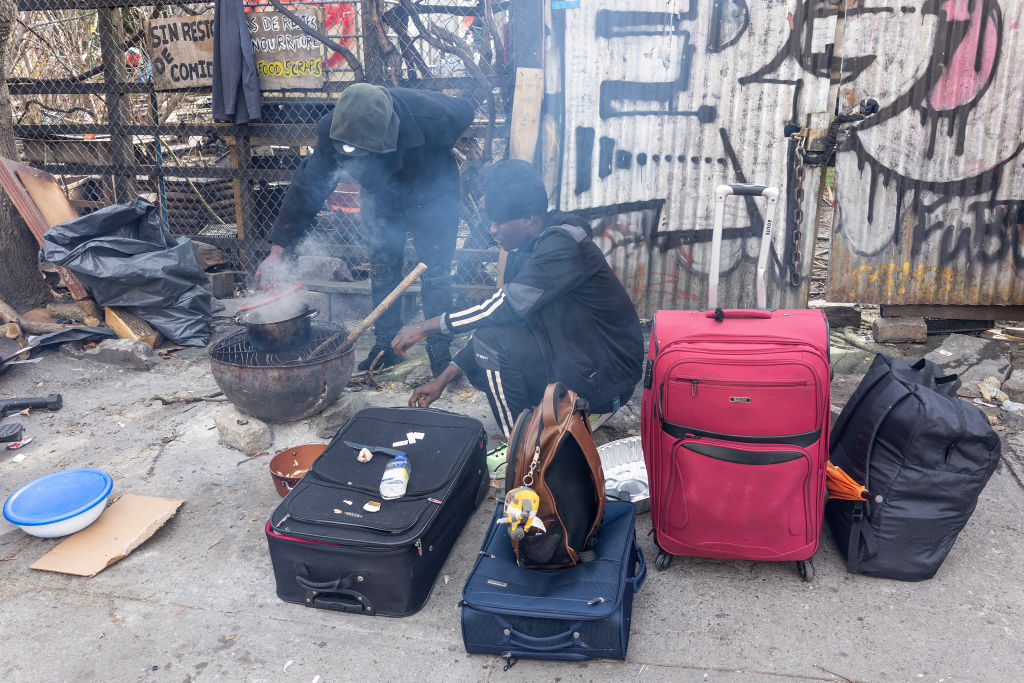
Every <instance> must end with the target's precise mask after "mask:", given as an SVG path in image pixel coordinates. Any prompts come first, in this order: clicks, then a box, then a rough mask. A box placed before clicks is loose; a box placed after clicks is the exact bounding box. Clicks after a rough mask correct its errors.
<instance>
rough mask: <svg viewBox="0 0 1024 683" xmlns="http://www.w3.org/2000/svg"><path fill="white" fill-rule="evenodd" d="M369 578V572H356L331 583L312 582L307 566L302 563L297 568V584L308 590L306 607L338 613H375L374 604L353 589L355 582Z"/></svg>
mask: <svg viewBox="0 0 1024 683" xmlns="http://www.w3.org/2000/svg"><path fill="white" fill-rule="evenodd" d="M368 576H369V573H368V572H364V571H355V572H351V573H350V574H347V575H346V576H340V577H338V578H336V579H332V580H331V581H312V580H310V578H309V568H308V567H307V566H306V565H304V564H301V563H300V564H299V565H298V566H297V567H296V568H295V583H297V584H299V586H300V587H302V588H305V589H306V607H317V608H320V609H331V610H335V611H336V612H356V613H359V614H362V613H364V612H365V613H367V614H372V613H373V604H372V603H371V602H370V601H369V600H368V599H367V598H366V596H365V595H363V594H362V593H360V592H358V591H354V590H352V589H351V586H352V584H353V582H356V581H358V582H362V581H364V580H365V579H366V578H367V577H368Z"/></svg>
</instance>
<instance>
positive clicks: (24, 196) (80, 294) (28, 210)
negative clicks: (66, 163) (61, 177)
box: [0, 157, 89, 301]
mask: <svg viewBox="0 0 1024 683" xmlns="http://www.w3.org/2000/svg"><path fill="white" fill-rule="evenodd" d="M18 171H24V172H25V173H27V174H31V175H33V176H35V177H46V178H49V179H50V181H51V182H52V183H53V184H54V185H56V184H57V181H56V180H54V178H53V176H51V175H50V174H48V173H44V172H43V171H39V170H37V169H34V168H32V167H30V166H26V165H25V164H19V163H18V162H16V161H11V160H10V159H5V158H3V157H0V185H2V186H3V188H4V190H6V191H7V195H8V196H9V197H10V198H11V202H13V203H14V208H16V209H17V210H18V213H19V214H20V215H21V217H22V219H23V220H24V221H25V224H26V225H28V229H29V230H30V231H31V232H32V234H33V235H35V238H36V241H37V242H38V243H39V246H40V247H41V246H43V235H44V234H46V231H47V230H49V229H50V228H52V227H53V225H56V223H54V224H49V223H47V222H46V219H45V218H44V217H43V214H42V212H41V211H40V210H39V207H38V206H37V205H36V203H35V202H34V201H33V200H32V197H30V196H29V194H28V192H27V191H26V190H25V187H24V185H22V184H21V181H20V180H19V179H18V178H17V177H15V175H14V174H15V173H16V172H18ZM61 194H62V195H63V193H61ZM64 201H65V202H66V201H67V198H66V197H65V198H64ZM57 272H58V273H59V274H60V276H61V279H63V280H64V284H66V285H67V286H68V290H69V291H70V292H71V296H73V297H74V298H75V301H82V300H84V299H88V298H89V293H88V292H86V291H85V287H83V286H82V283H81V282H79V281H78V278H76V277H75V275H74V273H72V272H71V271H70V270H68V269H67V268H65V267H64V266H57Z"/></svg>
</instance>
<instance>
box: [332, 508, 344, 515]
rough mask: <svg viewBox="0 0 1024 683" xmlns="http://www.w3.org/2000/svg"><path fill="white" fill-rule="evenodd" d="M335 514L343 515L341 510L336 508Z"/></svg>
mask: <svg viewBox="0 0 1024 683" xmlns="http://www.w3.org/2000/svg"><path fill="white" fill-rule="evenodd" d="M334 514H336V515H340V514H342V511H341V510H339V509H338V508H334Z"/></svg>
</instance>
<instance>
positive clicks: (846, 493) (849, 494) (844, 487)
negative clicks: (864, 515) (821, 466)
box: [825, 461, 871, 500]
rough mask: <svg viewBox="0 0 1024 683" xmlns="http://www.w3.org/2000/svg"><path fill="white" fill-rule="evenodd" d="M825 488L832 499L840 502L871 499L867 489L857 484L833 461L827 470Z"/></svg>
mask: <svg viewBox="0 0 1024 683" xmlns="http://www.w3.org/2000/svg"><path fill="white" fill-rule="evenodd" d="M825 487H826V488H827V489H828V495H829V496H830V497H831V498H838V499H839V500H864V499H866V498H870V497H871V494H869V493H868V490H867V489H866V488H864V487H863V486H861V485H860V484H858V483H857V482H855V481H854V480H853V478H852V477H851V476H850V475H848V474H847V473H846V472H844V471H843V468H842V467H836V466H835V465H833V464H832V462H831V461H830V462H829V463H828V465H827V469H826V477H825Z"/></svg>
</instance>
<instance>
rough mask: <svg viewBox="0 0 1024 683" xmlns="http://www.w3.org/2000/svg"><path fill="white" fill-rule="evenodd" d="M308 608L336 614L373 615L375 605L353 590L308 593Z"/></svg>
mask: <svg viewBox="0 0 1024 683" xmlns="http://www.w3.org/2000/svg"><path fill="white" fill-rule="evenodd" d="M306 607H315V608H317V609H330V610H334V611H335V612H352V613H355V614H373V605H372V604H370V601H369V600H367V599H366V596H365V595H363V594H362V593H357V592H355V591H351V590H342V591H331V592H329V593H321V592H318V591H308V592H307V593H306Z"/></svg>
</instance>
